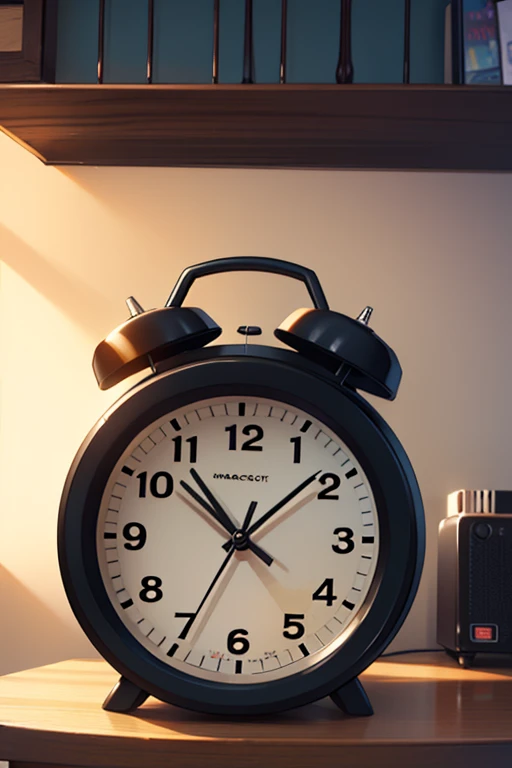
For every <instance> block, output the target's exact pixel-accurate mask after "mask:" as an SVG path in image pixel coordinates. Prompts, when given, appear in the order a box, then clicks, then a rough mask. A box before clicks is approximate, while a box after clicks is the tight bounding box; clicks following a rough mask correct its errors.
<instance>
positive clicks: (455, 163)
mask: <svg viewBox="0 0 512 768" xmlns="http://www.w3.org/2000/svg"><path fill="white" fill-rule="evenodd" d="M0 127H1V128H2V129H3V130H4V131H5V132H6V133H8V134H9V135H10V136H12V137H13V138H14V139H15V140H16V141H18V142H20V143H21V144H23V145H24V146H26V147H27V148H28V149H29V150H30V151H31V152H33V153H34V154H36V155H37V156H38V157H40V158H41V160H43V161H44V162H45V163H48V164H51V165H75V164H85V165H128V166H130V165H139V166H196V167H200V166H203V167H277V168H378V169H426V170H478V171H510V170H512V151H511V141H512V89H507V88H506V87H491V86H489V87H488V86H474V87H473V86H471V87H468V86H466V87H458V86H429V85H424V86H414V85H412V86H401V85H379V86H373V85H351V86H337V85H284V86H282V85H281V86H280V85H252V86H242V85H217V86H211V85H208V86H207V85H195V86H194V85H151V86H147V85H138V86H136V85H1V86H0Z"/></svg>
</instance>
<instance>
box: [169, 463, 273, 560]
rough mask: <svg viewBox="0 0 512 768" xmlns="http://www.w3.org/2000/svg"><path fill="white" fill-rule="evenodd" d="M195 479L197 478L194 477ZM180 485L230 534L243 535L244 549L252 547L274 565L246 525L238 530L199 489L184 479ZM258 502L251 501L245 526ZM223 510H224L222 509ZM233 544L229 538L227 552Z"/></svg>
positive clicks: (258, 554)
mask: <svg viewBox="0 0 512 768" xmlns="http://www.w3.org/2000/svg"><path fill="white" fill-rule="evenodd" d="M196 474H197V473H196ZM198 477H199V475H198ZM194 479H195V478H194ZM180 485H181V487H182V488H183V489H184V490H185V491H186V492H187V493H188V494H190V496H192V498H193V499H194V500H195V501H197V503H198V504H199V505H200V506H201V507H202V508H203V509H204V510H205V511H206V512H208V514H209V515H211V516H212V517H213V518H214V520H216V521H217V522H218V523H219V524H220V525H222V527H223V528H224V529H225V530H226V531H227V532H228V533H230V534H232V535H234V534H235V532H236V533H239V534H240V536H241V537H243V541H245V543H246V546H245V547H244V549H245V548H248V549H250V550H251V552H254V554H255V555H257V557H259V558H260V560H263V562H264V563H265V564H266V565H272V563H273V558H272V557H270V555H268V554H267V553H266V552H265V550H264V549H262V548H261V547H260V546H258V544H255V543H254V541H251V540H250V539H249V537H248V536H247V533H246V528H245V527H242V530H241V531H238V530H237V528H236V527H235V526H234V524H232V523H231V520H230V518H229V517H228V516H227V514H226V513H225V512H224V515H223V517H222V518H221V517H220V516H219V515H218V514H217V512H216V511H215V510H214V509H213V508H212V507H211V506H210V505H209V504H208V502H207V501H205V500H204V499H203V497H202V496H200V495H199V494H198V493H197V491H195V490H194V489H193V488H192V487H191V486H190V485H189V484H188V483H186V482H185V481H184V480H180ZM205 487H206V486H205ZM257 503H258V502H256V501H253V502H251V505H250V507H249V509H248V511H247V514H246V516H245V518H246V519H245V521H244V526H245V525H249V524H250V522H251V520H252V517H253V515H254V510H255V509H256V504H257ZM253 505H254V506H253ZM218 506H219V508H220V505H218ZM220 509H221V510H222V508H220ZM222 511H223V510H222ZM226 519H227V520H229V522H230V527H229V528H228V527H227V525H226V523H225V520H226ZM246 521H247V522H246ZM232 544H233V541H232V539H229V540H228V541H226V542H225V543H224V549H225V550H226V552H227V551H228V549H229V548H230V547H231V546H232ZM239 548H240V549H241V548H242V547H240V546H239Z"/></svg>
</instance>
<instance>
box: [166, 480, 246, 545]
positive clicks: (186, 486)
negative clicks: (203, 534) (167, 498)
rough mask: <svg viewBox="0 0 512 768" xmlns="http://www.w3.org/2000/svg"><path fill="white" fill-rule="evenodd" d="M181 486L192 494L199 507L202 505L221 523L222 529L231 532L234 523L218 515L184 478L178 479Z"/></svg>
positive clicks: (233, 529)
mask: <svg viewBox="0 0 512 768" xmlns="http://www.w3.org/2000/svg"><path fill="white" fill-rule="evenodd" d="M180 485H181V487H182V488H183V489H184V490H185V491H186V492H187V493H188V494H189V496H192V498H193V499H194V501H197V503H198V504H199V506H200V507H202V508H203V509H204V510H205V512H208V514H209V515H210V516H211V517H213V518H214V520H216V521H217V522H218V523H219V525H221V526H222V527H223V528H224V530H226V531H227V532H228V533H230V534H232V533H234V531H235V530H236V528H235V526H234V524H233V523H232V522H231V520H230V519H229V517H227V515H226V517H225V519H224V518H223V517H219V515H218V514H217V512H216V511H215V510H214V509H213V507H212V506H210V504H208V502H207V501H205V500H204V499H203V497H202V496H201V495H200V494H199V493H198V492H197V491H196V490H194V488H192V487H191V486H190V485H189V484H188V483H186V482H185V481H184V480H180Z"/></svg>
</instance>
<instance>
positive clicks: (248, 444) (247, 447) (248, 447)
mask: <svg viewBox="0 0 512 768" xmlns="http://www.w3.org/2000/svg"><path fill="white" fill-rule="evenodd" d="M225 432H229V450H230V451H236V445H237V439H236V433H237V425H236V424H232V425H231V426H230V427H225ZM242 434H243V435H246V436H247V437H249V440H246V441H245V442H244V443H242V448H241V450H242V451H262V450H263V446H262V445H255V443H257V442H259V441H260V440H262V439H263V429H262V428H261V427H260V426H258V424H247V426H245V427H244V428H243V429H242ZM251 435H254V437H251Z"/></svg>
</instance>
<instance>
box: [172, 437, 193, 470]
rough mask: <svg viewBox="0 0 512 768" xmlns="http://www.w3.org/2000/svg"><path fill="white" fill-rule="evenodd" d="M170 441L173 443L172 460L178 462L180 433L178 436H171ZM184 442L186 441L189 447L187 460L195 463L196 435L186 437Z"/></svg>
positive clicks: (179, 456)
mask: <svg viewBox="0 0 512 768" xmlns="http://www.w3.org/2000/svg"><path fill="white" fill-rule="evenodd" d="M172 441H173V443H174V462H175V463H178V462H180V461H181V448H182V443H183V438H182V436H181V435H178V437H173V439H172ZM185 442H186V443H188V444H189V447H190V451H189V459H188V460H189V462H190V463H191V464H195V463H196V461H197V437H187V439H186V440H185Z"/></svg>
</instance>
